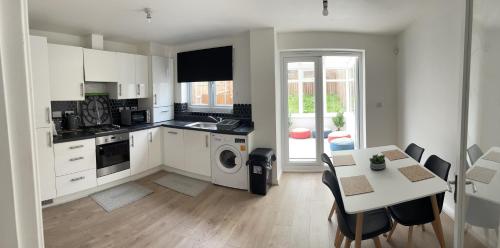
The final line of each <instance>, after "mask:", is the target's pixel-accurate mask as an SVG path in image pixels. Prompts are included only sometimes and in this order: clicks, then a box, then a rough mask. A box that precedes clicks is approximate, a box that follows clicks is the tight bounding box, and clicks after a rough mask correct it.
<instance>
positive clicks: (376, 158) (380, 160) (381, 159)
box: [370, 154, 385, 164]
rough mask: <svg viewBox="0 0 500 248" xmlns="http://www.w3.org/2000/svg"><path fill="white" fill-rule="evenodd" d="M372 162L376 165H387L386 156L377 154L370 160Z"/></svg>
mask: <svg viewBox="0 0 500 248" xmlns="http://www.w3.org/2000/svg"><path fill="white" fill-rule="evenodd" d="M370 161H371V162H372V163H374V164H383V163H385V156H384V155H378V154H375V155H373V157H371V158H370Z"/></svg>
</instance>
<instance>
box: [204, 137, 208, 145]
mask: <svg viewBox="0 0 500 248" xmlns="http://www.w3.org/2000/svg"><path fill="white" fill-rule="evenodd" d="M205 147H208V135H205Z"/></svg>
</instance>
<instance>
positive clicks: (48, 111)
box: [45, 107, 52, 124]
mask: <svg viewBox="0 0 500 248" xmlns="http://www.w3.org/2000/svg"><path fill="white" fill-rule="evenodd" d="M45 111H47V123H48V124H50V119H52V116H51V114H50V107H47V109H46V110H45Z"/></svg>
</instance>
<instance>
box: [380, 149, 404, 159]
mask: <svg viewBox="0 0 500 248" xmlns="http://www.w3.org/2000/svg"><path fill="white" fill-rule="evenodd" d="M382 154H384V156H385V157H386V158H387V159H389V160H390V161H394V160H398V159H403V158H407V157H408V155H406V154H404V153H403V152H401V151H400V150H390V151H383V152H382Z"/></svg>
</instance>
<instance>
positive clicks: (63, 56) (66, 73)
mask: <svg viewBox="0 0 500 248" xmlns="http://www.w3.org/2000/svg"><path fill="white" fill-rule="evenodd" d="M48 48H49V78H50V98H51V99H52V101H83V100H85V86H84V84H83V48H81V47H74V46H65V45H56V44H48Z"/></svg>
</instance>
